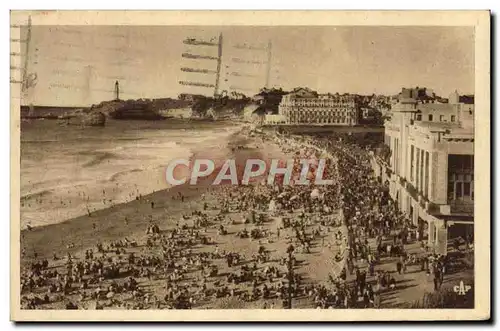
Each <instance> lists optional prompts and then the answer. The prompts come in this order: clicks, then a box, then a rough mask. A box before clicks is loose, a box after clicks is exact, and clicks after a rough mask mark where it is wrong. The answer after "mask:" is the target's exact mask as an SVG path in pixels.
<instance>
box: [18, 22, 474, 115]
mask: <svg viewBox="0 0 500 331" xmlns="http://www.w3.org/2000/svg"><path fill="white" fill-rule="evenodd" d="M23 32H24V33H26V29H25V30H24V31H23ZM221 33H222V35H223V47H222V72H221V80H220V81H221V90H227V91H228V92H231V91H232V90H236V89H235V88H236V87H237V88H240V89H242V92H244V93H246V94H248V95H252V94H255V93H257V92H258V90H259V89H260V88H261V87H263V86H264V85H265V81H266V71H267V70H266V65H265V64H264V62H266V61H267V56H268V53H267V51H265V50H264V51H262V50H261V51H257V50H241V49H238V48H235V46H236V45H238V44H239V45H241V44H248V45H253V46H258V47H263V48H265V47H266V46H267V45H268V43H269V42H270V43H271V71H270V72H271V73H270V87H272V86H274V87H282V88H283V89H285V90H289V89H292V88H295V87H299V86H302V87H309V88H311V89H314V90H317V91H318V92H320V93H326V92H332V93H335V92H339V93H359V94H372V93H375V94H387V95H393V94H397V93H398V92H399V91H400V90H401V88H402V87H415V86H420V87H423V86H425V87H428V88H432V89H434V91H435V92H436V93H437V94H439V95H441V96H444V97H447V96H448V95H449V94H450V93H451V92H453V91H455V90H457V91H459V93H461V94H466V93H467V94H469V93H471V94H472V93H474V30H473V28H472V27H442V26H439V27H394V26H390V27H389V26H388V27H383V26H376V27H374V26H371V27H370V26H349V27H347V26H336V27H335V26H326V27H321V26H273V27H266V26H231V27H229V26H224V27H217V26H207V27H204V26H33V27H32V34H31V43H30V47H29V52H28V54H29V56H28V72H30V73H36V74H37V77H38V81H37V85H36V86H35V87H34V88H32V89H31V90H30V91H29V92H28V93H27V94H26V95H24V100H23V102H22V103H23V104H26V103H33V104H36V105H53V106H87V105H90V104H92V103H99V102H101V101H104V100H110V99H112V98H113V88H114V82H115V80H118V81H119V82H120V88H121V93H122V94H121V98H123V99H137V98H141V97H142V98H159V97H176V96H177V95H178V94H180V93H201V94H205V95H211V94H213V88H200V87H195V88H193V87H188V86H185V85H180V84H179V81H180V80H183V81H196V82H203V83H209V84H213V83H214V81H215V75H211V74H196V73H186V72H182V71H181V70H180V69H181V68H182V67H190V68H204V69H210V70H215V69H216V64H217V63H216V61H213V60H192V59H186V58H183V57H182V56H181V54H182V53H185V52H187V53H194V54H202V55H210V56H217V47H210V46H199V47H193V46H190V45H185V44H184V43H183V42H182V41H183V40H184V39H185V38H197V39H203V40H210V39H212V38H214V39H213V40H217V38H218V36H219V34H221ZM21 53H22V55H23V56H25V55H26V48H25V47H23V48H22V50H21ZM235 58H236V59H240V60H241V59H243V60H245V61H255V62H260V63H261V64H249V63H244V64H241V63H237V62H234V59H235ZM234 73H237V74H239V75H240V76H235V75H234ZM242 74H244V75H247V76H246V77H241V75H242Z"/></svg>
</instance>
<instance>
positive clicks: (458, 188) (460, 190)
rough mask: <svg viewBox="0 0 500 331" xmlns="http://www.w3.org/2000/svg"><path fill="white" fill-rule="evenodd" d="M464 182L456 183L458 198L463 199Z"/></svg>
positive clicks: (456, 195) (456, 196)
mask: <svg viewBox="0 0 500 331" xmlns="http://www.w3.org/2000/svg"><path fill="white" fill-rule="evenodd" d="M463 184H464V183H462V182H456V183H455V198H456V199H461V198H462V187H463Z"/></svg>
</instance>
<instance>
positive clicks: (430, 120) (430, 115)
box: [429, 114, 432, 122]
mask: <svg viewBox="0 0 500 331" xmlns="http://www.w3.org/2000/svg"><path fill="white" fill-rule="evenodd" d="M429 122H432V114H429Z"/></svg>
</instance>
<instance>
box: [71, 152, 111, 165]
mask: <svg viewBox="0 0 500 331" xmlns="http://www.w3.org/2000/svg"><path fill="white" fill-rule="evenodd" d="M80 154H82V155H89V154H90V155H92V154H93V157H92V159H91V160H90V161H88V162H85V163H84V164H82V167H83V168H88V167H93V166H96V165H99V164H101V163H103V162H104V161H107V160H112V159H116V158H118V155H117V154H115V153H111V152H102V151H95V152H91V153H88V152H81V153H80Z"/></svg>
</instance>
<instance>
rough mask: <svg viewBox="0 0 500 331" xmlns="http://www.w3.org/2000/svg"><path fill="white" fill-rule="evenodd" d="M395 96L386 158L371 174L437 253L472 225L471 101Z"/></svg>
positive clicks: (388, 124) (388, 123) (387, 131)
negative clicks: (386, 189) (466, 102)
mask: <svg viewBox="0 0 500 331" xmlns="http://www.w3.org/2000/svg"><path fill="white" fill-rule="evenodd" d="M454 97H456V95H452V96H451V97H450V98H449V101H450V102H449V103H436V102H435V101H434V100H432V99H425V100H421V99H419V98H416V97H414V96H407V97H403V98H400V99H399V102H398V103H396V104H395V105H394V106H393V107H392V110H391V118H390V119H389V120H387V121H386V123H385V144H386V145H387V146H388V147H389V148H390V157H389V158H388V159H387V160H382V159H379V158H377V159H374V163H373V166H374V168H375V172H376V175H377V176H379V177H380V179H381V180H382V181H384V182H385V183H388V185H389V191H390V195H391V197H392V198H393V199H394V201H395V202H396V203H397V204H398V207H399V209H400V210H401V211H402V212H403V213H405V214H406V215H407V217H409V218H410V219H411V220H412V222H413V224H414V225H415V226H417V229H418V231H419V233H420V235H421V238H424V237H425V236H427V241H428V244H429V246H430V247H433V248H434V249H435V250H436V252H438V253H440V254H446V253H447V245H448V242H449V240H450V239H453V238H454V237H458V236H460V237H462V238H463V239H466V238H470V237H471V236H472V235H473V224H474V120H473V117H474V105H473V104H470V103H469V104H465V103H461V102H459V98H458V97H457V98H454Z"/></svg>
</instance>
